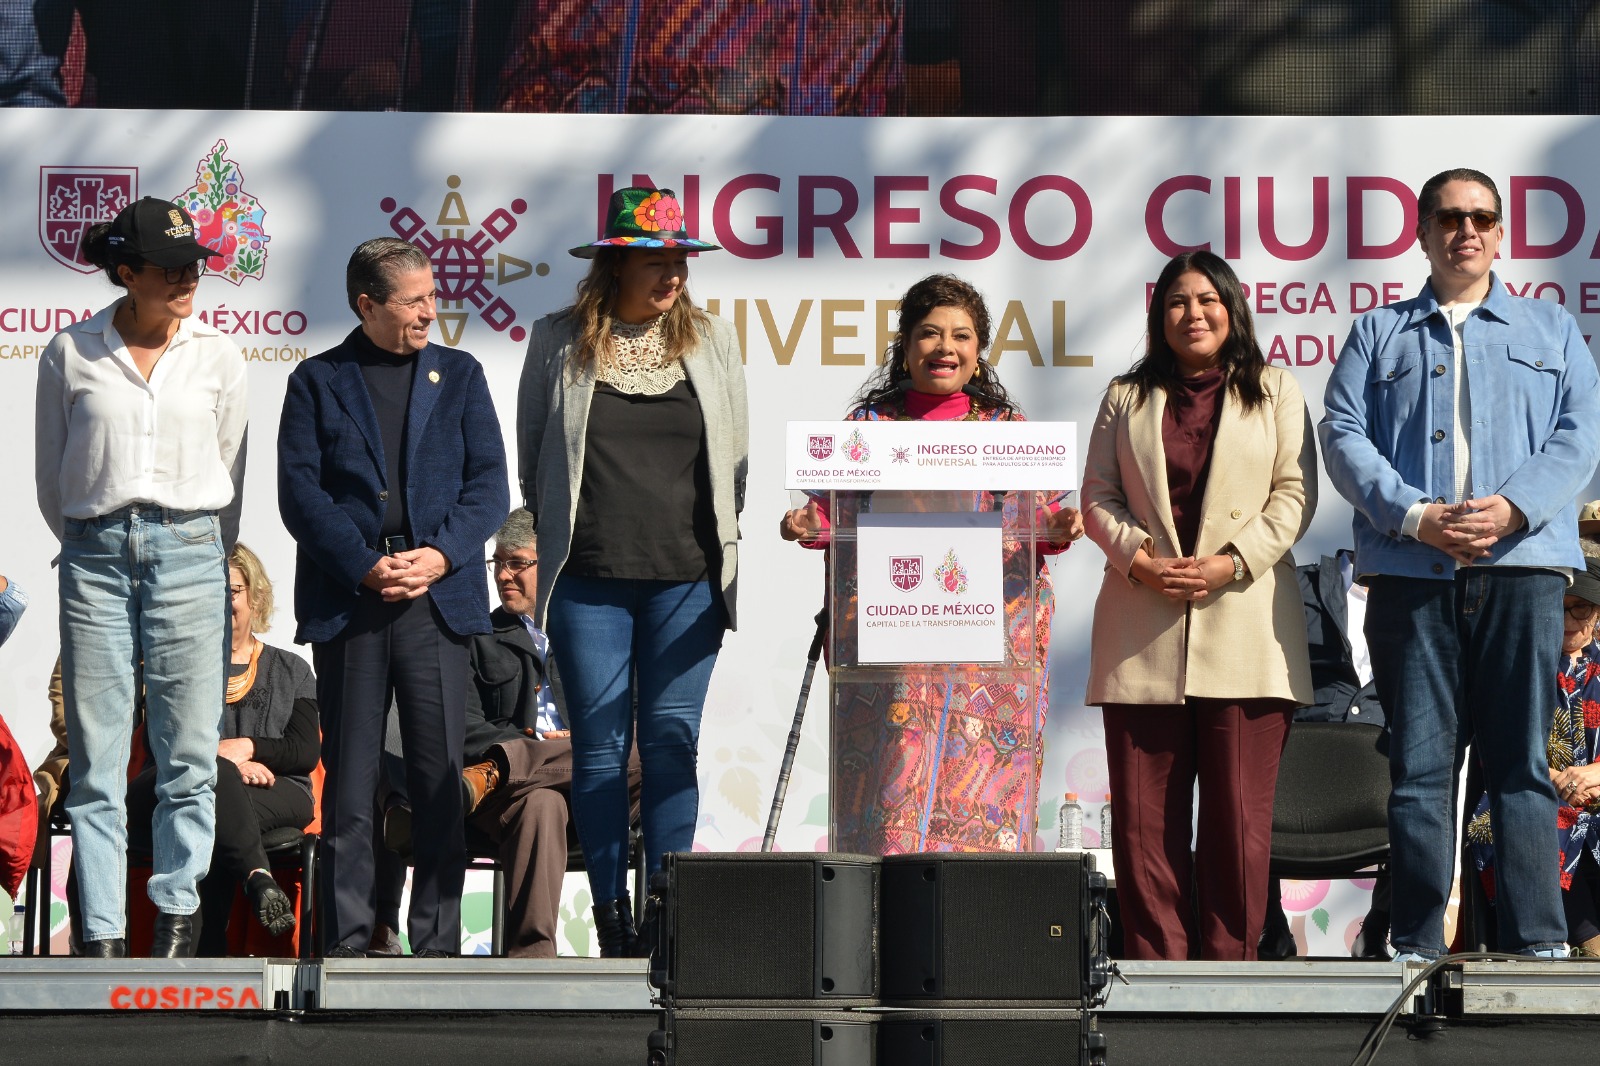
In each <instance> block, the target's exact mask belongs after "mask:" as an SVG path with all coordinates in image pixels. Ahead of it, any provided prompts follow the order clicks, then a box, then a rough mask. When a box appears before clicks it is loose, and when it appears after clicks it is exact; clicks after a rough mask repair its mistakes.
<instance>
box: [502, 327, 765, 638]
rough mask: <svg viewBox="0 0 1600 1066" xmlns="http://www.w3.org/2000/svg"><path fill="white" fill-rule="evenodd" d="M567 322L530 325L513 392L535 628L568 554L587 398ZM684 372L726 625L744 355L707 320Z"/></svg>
mask: <svg viewBox="0 0 1600 1066" xmlns="http://www.w3.org/2000/svg"><path fill="white" fill-rule="evenodd" d="M576 335H577V327H576V321H575V320H574V319H573V318H572V317H571V316H570V315H568V314H566V313H565V312H563V311H557V312H556V313H555V314H551V315H546V316H545V317H544V318H541V319H540V320H539V321H538V322H536V323H534V326H533V336H532V337H531V338H530V339H529V340H528V355H527V358H526V360H525V361H524V362H523V364H522V382H521V384H520V385H519V386H518V388H517V477H518V480H519V483H520V484H521V487H522V499H523V506H525V507H527V509H528V510H530V511H532V512H533V513H534V514H535V515H536V516H538V521H539V541H538V543H539V589H538V599H537V604H536V607H535V611H536V614H535V620H536V624H537V625H538V626H539V627H540V628H541V629H542V628H544V627H545V624H546V620H545V614H546V611H547V610H548V609H549V606H550V590H551V589H552V588H554V587H555V582H556V578H557V576H558V575H559V574H560V573H561V569H562V567H564V566H565V565H566V563H567V557H568V555H569V554H571V551H572V526H573V523H574V522H575V521H576V519H577V514H578V489H579V487H580V486H581V485H582V484H583V449H584V442H585V439H586V434H587V432H588V426H589V402H590V400H591V399H592V398H593V397H594V383H595V375H594V367H593V366H592V365H590V366H589V367H587V368H585V369H584V370H582V371H578V372H575V371H574V370H573V369H572V367H573V360H572V356H573V344H574V342H575V340H576ZM683 369H684V373H685V374H686V375H687V376H688V378H689V384H690V385H691V386H692V387H693V388H694V393H695V396H696V397H698V398H699V401H700V413H701V415H702V417H703V418H704V419H705V446H706V456H707V459H708V461H709V466H710V473H711V496H712V507H713V510H714V512H715V514H716V520H717V535H718V538H719V539H720V540H721V542H722V560H721V567H720V570H721V576H722V597H723V603H724V604H725V605H726V606H727V610H728V626H729V628H735V623H736V621H737V615H736V614H735V610H734V608H735V600H736V590H737V588H738V585H737V578H738V565H739V512H740V511H742V510H744V485H745V475H746V472H747V471H748V468H749V465H750V422H749V412H748V410H747V407H746V404H745V391H744V358H743V356H742V355H741V353H740V351H739V339H738V335H737V334H735V333H734V329H733V326H732V324H731V323H729V322H727V321H726V320H725V319H721V318H716V317H712V318H711V319H710V326H709V328H708V329H704V330H702V332H701V342H700V344H699V345H697V346H696V347H695V349H694V351H693V352H691V353H689V354H688V355H687V356H685V357H684V361H683Z"/></svg>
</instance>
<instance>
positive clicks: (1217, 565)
mask: <svg viewBox="0 0 1600 1066" xmlns="http://www.w3.org/2000/svg"><path fill="white" fill-rule="evenodd" d="M1128 572H1129V574H1130V575H1131V576H1132V577H1133V579H1134V580H1135V581H1137V582H1139V584H1141V585H1145V586H1148V587H1149V588H1152V589H1154V590H1155V591H1157V592H1159V593H1161V595H1163V596H1166V597H1167V598H1168V599H1173V600H1203V599H1205V598H1206V596H1207V595H1208V594H1210V593H1212V592H1215V591H1216V590H1217V589H1220V588H1221V587H1222V586H1224V585H1226V584H1228V583H1229V582H1231V581H1232V580H1233V560H1232V559H1231V558H1229V557H1228V556H1226V555H1204V556H1201V557H1199V558H1196V557H1194V556H1192V555H1191V556H1186V557H1185V558H1182V559H1157V558H1154V557H1152V556H1151V555H1150V554H1149V553H1147V552H1146V551H1145V550H1144V549H1143V548H1140V549H1139V550H1138V551H1137V552H1135V553H1134V556H1133V565H1132V566H1130V567H1129V568H1128Z"/></svg>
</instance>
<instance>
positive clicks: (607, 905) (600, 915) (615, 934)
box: [594, 896, 639, 959]
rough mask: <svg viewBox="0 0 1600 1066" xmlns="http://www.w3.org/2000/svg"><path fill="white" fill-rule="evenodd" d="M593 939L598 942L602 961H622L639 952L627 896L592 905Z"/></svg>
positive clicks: (629, 901) (631, 904) (636, 934)
mask: <svg viewBox="0 0 1600 1066" xmlns="http://www.w3.org/2000/svg"><path fill="white" fill-rule="evenodd" d="M594 932H595V938H596V939H597V940H599V941H600V957H601V958H602V959H624V958H630V957H632V956H633V955H635V954H636V953H637V952H638V950H639V934H638V933H636V932H635V931H634V928H633V903H632V901H631V900H629V899H628V897H627V896H623V897H622V898H621V899H608V900H606V901H605V902H603V903H596V904H595V905H594Z"/></svg>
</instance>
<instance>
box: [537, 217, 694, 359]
mask: <svg viewBox="0 0 1600 1066" xmlns="http://www.w3.org/2000/svg"><path fill="white" fill-rule="evenodd" d="M647 250H653V249H626V248H601V249H600V250H599V251H598V252H596V253H595V256H594V262H593V263H591V264H590V266H589V272H588V273H587V274H585V275H584V276H583V280H582V281H580V282H578V298H577V299H576V300H575V301H573V304H572V306H571V307H569V308H567V310H566V313H567V314H569V315H572V316H573V317H574V318H576V319H577V320H578V321H577V327H578V343H577V344H576V345H575V346H574V349H573V353H572V358H573V365H572V369H573V370H574V371H577V370H581V369H583V368H585V367H588V366H592V365H593V364H594V363H595V361H596V360H599V359H605V358H609V357H610V355H611V352H612V347H611V319H612V315H613V314H614V313H615V312H616V300H617V272H618V271H619V270H621V269H622V264H623V258H622V257H623V256H625V255H642V254H644V253H645V251H647ZM708 321H709V316H708V315H707V314H706V313H705V312H704V311H702V310H700V309H699V308H698V307H696V306H695V305H694V301H693V300H691V299H690V298H689V284H688V282H684V284H683V286H682V287H681V288H679V289H678V298H677V299H676V300H674V301H673V302H672V307H671V308H670V309H669V310H668V311H667V313H666V315H665V316H664V317H663V319H662V322H661V339H662V341H663V342H665V344H666V349H667V359H668V361H672V360H676V359H682V358H684V357H685V356H687V355H688V354H689V353H690V352H692V351H694V348H695V345H696V344H698V343H699V341H700V330H702V329H704V328H706V323H707V322H708Z"/></svg>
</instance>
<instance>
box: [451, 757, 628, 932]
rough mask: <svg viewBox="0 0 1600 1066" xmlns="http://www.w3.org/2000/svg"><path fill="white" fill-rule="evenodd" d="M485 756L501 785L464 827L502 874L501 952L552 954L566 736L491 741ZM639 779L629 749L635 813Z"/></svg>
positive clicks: (562, 864) (568, 775) (568, 778)
mask: <svg viewBox="0 0 1600 1066" xmlns="http://www.w3.org/2000/svg"><path fill="white" fill-rule="evenodd" d="M488 754H489V756H490V757H491V758H495V759H497V760H499V761H500V768H501V772H502V775H503V776H502V778H501V782H500V787H499V788H497V789H495V790H494V791H493V792H491V793H489V795H488V796H486V797H484V800H483V803H482V804H481V805H479V807H478V809H477V810H476V811H474V812H473V813H472V815H471V817H469V818H468V819H467V824H468V825H470V826H472V827H474V828H476V829H478V830H481V831H482V832H483V833H485V834H486V835H487V836H488V837H489V838H490V839H491V840H493V841H494V842H495V843H496V844H497V845H498V847H499V858H500V865H501V866H502V867H503V868H504V870H505V877H506V917H507V921H506V926H507V928H506V934H505V935H506V943H505V953H506V955H507V956H509V957H511V958H514V959H553V958H555V957H556V925H557V922H558V921H559V920H560V915H561V881H562V878H563V877H564V876H565V874H566V872H567V849H568V846H569V838H568V832H567V822H568V809H567V801H568V798H569V797H570V796H571V794H572V741H570V740H567V739H565V738H559V739H554V740H535V739H534V738H533V737H522V738H518V739H516V740H507V741H504V742H502V743H499V744H496V745H494V746H493V747H491V748H490V749H489V753H488ZM639 780H640V775H639V754H638V751H637V750H635V751H634V752H633V754H632V755H631V757H630V758H629V760H628V788H629V792H630V793H631V799H632V802H633V805H634V809H635V810H637V809H638V803H639ZM570 846H571V847H574V848H576V847H577V844H576V842H572V843H571V845H570Z"/></svg>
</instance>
